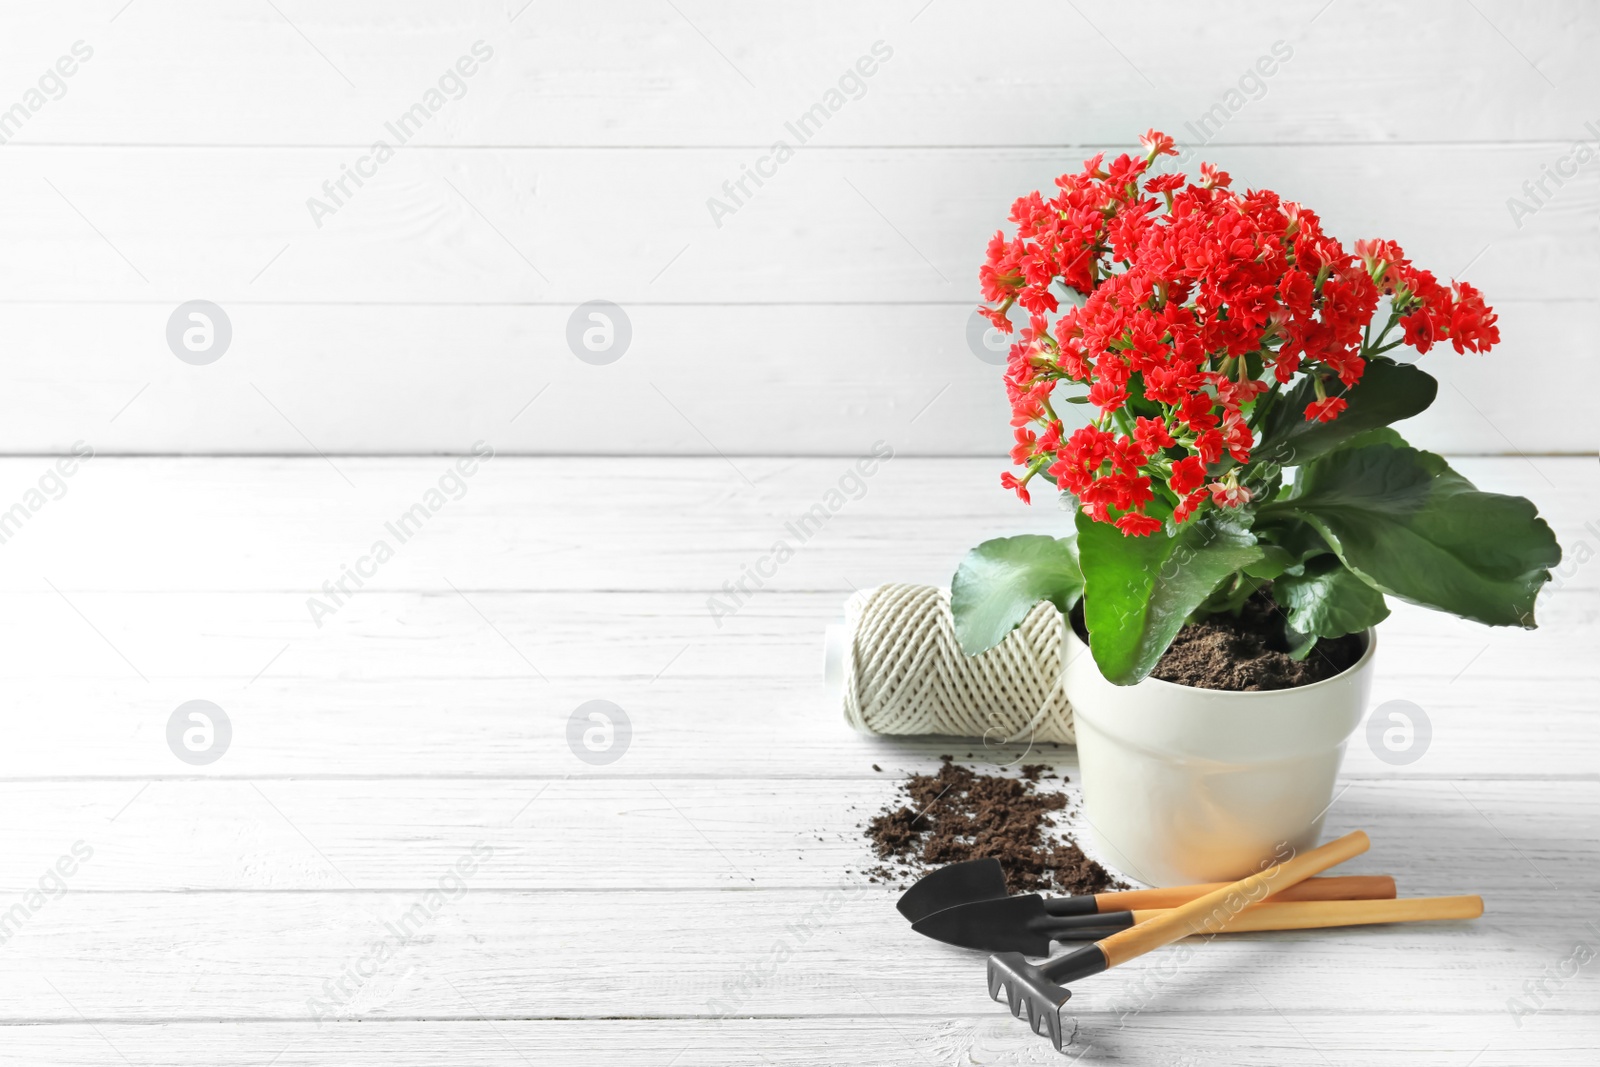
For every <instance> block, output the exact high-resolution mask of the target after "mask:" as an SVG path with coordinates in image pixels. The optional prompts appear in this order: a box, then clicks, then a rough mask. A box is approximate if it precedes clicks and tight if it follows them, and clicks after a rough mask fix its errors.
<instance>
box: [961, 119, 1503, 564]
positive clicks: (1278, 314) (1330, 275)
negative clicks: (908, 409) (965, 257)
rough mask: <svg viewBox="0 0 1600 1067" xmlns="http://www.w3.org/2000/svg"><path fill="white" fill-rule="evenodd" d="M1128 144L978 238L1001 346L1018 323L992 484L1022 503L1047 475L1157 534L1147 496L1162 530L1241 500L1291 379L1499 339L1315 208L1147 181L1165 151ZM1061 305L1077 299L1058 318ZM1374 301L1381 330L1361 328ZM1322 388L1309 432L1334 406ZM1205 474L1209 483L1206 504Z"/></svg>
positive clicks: (1356, 371)
mask: <svg viewBox="0 0 1600 1067" xmlns="http://www.w3.org/2000/svg"><path fill="white" fill-rule="evenodd" d="M1140 144H1141V146H1142V154H1141V155H1138V156H1134V155H1131V154H1119V155H1117V156H1116V158H1114V159H1112V160H1111V161H1110V162H1107V161H1106V158H1105V156H1104V155H1103V154H1102V155H1097V156H1095V157H1094V158H1092V159H1088V160H1085V161H1084V164H1083V168H1082V169H1081V170H1080V171H1078V172H1075V173H1070V174H1063V175H1062V176H1061V177H1060V178H1058V179H1056V183H1055V190H1054V194H1053V195H1050V196H1048V197H1047V196H1046V195H1045V194H1044V193H1042V192H1034V193H1030V194H1028V195H1027V196H1023V197H1019V198H1018V199H1017V200H1016V201H1015V202H1014V203H1013V204H1012V206H1011V213H1010V221H1011V224H1012V226H1013V227H1014V230H1013V232H1012V233H1010V234H1009V235H1008V234H1007V233H1005V232H1003V231H1002V232H1000V233H997V234H995V236H994V238H993V239H992V240H991V241H990V242H989V246H988V251H987V255H986V257H985V262H984V264H983V266H982V268H981V269H980V271H979V282H980V284H981V287H982V292H983V297H984V300H985V301H986V304H985V306H984V307H983V308H982V309H981V310H982V311H983V313H984V314H985V315H986V316H987V317H988V319H989V321H990V322H992V323H994V325H995V326H996V328H998V329H1000V330H1003V331H1005V332H1006V333H1017V332H1018V331H1016V330H1015V329H1014V328H1013V325H1012V323H1011V321H1010V318H1009V313H1010V311H1011V309H1012V308H1013V307H1020V308H1022V309H1024V310H1025V311H1027V312H1028V313H1029V316H1030V319H1029V324H1028V325H1027V326H1026V327H1023V328H1022V329H1021V331H1020V337H1019V340H1018V342H1017V343H1016V344H1015V345H1014V346H1013V347H1012V350H1011V354H1010V357H1009V359H1008V361H1007V364H1006V370H1005V379H1004V380H1005V389H1006V395H1007V397H1008V398H1009V400H1010V402H1011V411H1012V425H1013V426H1014V427H1015V428H1016V430H1017V433H1016V444H1015V447H1014V448H1013V450H1012V460H1013V461H1014V462H1015V463H1016V464H1017V465H1018V466H1019V467H1023V468H1025V469H1026V470H1027V472H1028V473H1027V474H1026V476H1025V477H1023V478H1021V479H1018V478H1017V477H1015V476H1012V475H1008V476H1007V478H1006V480H1005V481H1004V482H1003V483H1002V484H1004V485H1005V487H1006V488H1009V489H1012V490H1014V491H1016V492H1017V494H1018V496H1020V497H1022V498H1023V499H1024V500H1026V499H1027V498H1028V494H1027V489H1026V483H1027V481H1028V480H1030V479H1031V478H1032V477H1033V474H1035V473H1038V472H1040V471H1044V472H1046V473H1048V475H1049V476H1050V477H1051V478H1052V479H1054V480H1055V482H1056V485H1057V486H1058V487H1059V488H1060V489H1062V490H1064V491H1066V492H1069V493H1071V494H1073V495H1074V496H1075V497H1076V498H1077V500H1078V503H1079V505H1080V507H1081V508H1082V509H1083V511H1084V512H1085V513H1086V514H1087V515H1088V516H1089V517H1090V518H1091V519H1093V520H1095V521H1097V522H1113V523H1116V524H1117V526H1118V528H1119V529H1121V530H1122V531H1123V532H1124V533H1125V534H1128V535H1129V536H1146V535H1148V534H1149V533H1150V532H1152V530H1153V529H1154V528H1159V526H1160V521H1159V520H1157V519H1154V518H1153V517H1151V516H1149V515H1147V514H1145V512H1144V506H1145V504H1147V503H1150V502H1152V501H1155V500H1156V499H1157V498H1159V504H1158V506H1159V507H1163V508H1170V509H1171V514H1172V516H1173V518H1174V520H1175V521H1177V522H1184V521H1186V520H1187V519H1188V518H1190V517H1191V516H1193V515H1194V514H1195V513H1196V511H1197V510H1198V509H1199V508H1201V507H1202V506H1203V505H1204V503H1205V501H1206V499H1207V498H1208V496H1209V497H1210V498H1211V499H1213V500H1215V501H1216V502H1217V503H1218V504H1219V505H1221V506H1224V507H1238V506H1240V505H1242V504H1243V503H1244V502H1245V501H1248V500H1249V499H1250V496H1251V489H1250V488H1249V486H1250V484H1251V482H1250V479H1251V476H1252V470H1251V467H1250V463H1251V456H1252V454H1253V452H1254V451H1255V449H1256V447H1257V445H1258V442H1257V440H1256V438H1255V434H1256V430H1255V428H1256V427H1260V426H1262V425H1267V424H1268V423H1267V422H1266V421H1265V420H1264V419H1263V418H1262V417H1261V416H1262V414H1263V413H1264V411H1265V410H1270V407H1271V406H1272V405H1274V404H1277V403H1282V402H1283V397H1282V394H1283V392H1284V390H1285V388H1286V387H1293V386H1294V384H1295V383H1296V380H1297V379H1298V378H1300V377H1301V376H1311V377H1314V378H1315V379H1316V380H1317V381H1319V382H1321V383H1331V382H1333V381H1335V380H1337V381H1338V382H1340V383H1342V385H1343V386H1344V387H1345V389H1346V390H1348V389H1349V388H1350V387H1351V386H1354V385H1355V384H1356V383H1358V382H1359V381H1360V380H1361V379H1362V377H1363V374H1364V373H1365V371H1366V368H1367V365H1368V362H1369V361H1370V360H1371V359H1373V358H1381V357H1382V356H1383V355H1384V353H1387V352H1389V351H1390V350H1392V349H1393V348H1395V347H1396V346H1398V345H1400V344H1407V345H1410V346H1411V347H1413V348H1415V349H1416V350H1417V351H1418V352H1426V351H1428V350H1429V349H1430V348H1432V347H1435V346H1436V345H1439V344H1440V342H1443V341H1449V342H1450V344H1451V346H1452V347H1453V348H1454V349H1455V350H1456V351H1457V352H1483V351H1487V350H1488V349H1489V348H1490V347H1491V346H1493V345H1495V344H1497V343H1498V342H1499V340H1500V332H1499V327H1498V325H1497V319H1496V316H1495V314H1494V311H1493V310H1492V309H1491V308H1490V307H1489V306H1488V305H1487V304H1486V303H1485V302H1484V299H1483V295H1482V294H1481V293H1480V292H1479V291H1478V290H1477V289H1475V288H1474V287H1472V286H1471V285H1468V284H1467V283H1465V282H1456V283H1454V284H1453V285H1448V286H1447V285H1445V284H1443V283H1441V282H1440V281H1439V280H1438V279H1437V278H1436V277H1435V276H1434V275H1433V274H1431V273H1430V272H1428V271H1426V270H1423V269H1422V268H1420V267H1417V266H1416V265H1414V264H1413V263H1412V262H1411V261H1410V260H1409V259H1407V258H1406V256H1405V252H1404V250H1403V249H1401V248H1400V246H1399V245H1397V244H1395V243H1394V242H1393V241H1382V240H1374V241H1359V242H1357V243H1356V244H1355V245H1354V251H1351V250H1349V249H1347V248H1346V247H1345V246H1344V245H1343V244H1341V243H1340V242H1339V241H1338V240H1337V239H1335V238H1334V237H1332V236H1330V235H1328V234H1327V233H1324V232H1323V229H1322V220H1321V219H1320V218H1319V217H1318V216H1317V214H1316V213H1315V212H1314V211H1310V210H1308V209H1306V208H1305V207H1302V206H1301V205H1299V204H1295V203H1292V202H1290V201H1286V200H1283V199H1282V198H1281V197H1279V196H1278V194H1276V193H1274V192H1272V191H1271V190H1267V189H1258V190H1250V191H1247V192H1236V191H1235V190H1234V189H1233V188H1232V179H1231V177H1230V176H1229V175H1228V174H1227V172H1225V171H1222V170H1220V169H1218V168H1217V167H1214V166H1212V165H1211V164H1209V163H1203V164H1201V167H1200V180H1199V182H1198V183H1191V182H1190V181H1189V179H1188V178H1187V177H1185V176H1184V175H1182V174H1154V173H1152V172H1151V167H1152V165H1153V164H1154V163H1155V161H1157V160H1158V159H1160V158H1161V157H1162V156H1167V155H1175V154H1176V146H1175V145H1174V144H1173V142H1172V138H1171V137H1168V136H1167V135H1165V134H1163V133H1160V132H1159V131H1156V130H1150V131H1148V132H1146V133H1145V135H1144V136H1143V137H1141V138H1140ZM1063 289H1065V290H1068V291H1071V292H1074V293H1076V294H1077V298H1075V299H1074V300H1073V301H1071V302H1070V303H1069V304H1068V306H1066V307H1064V308H1063V307H1061V301H1060V299H1059V294H1060V293H1061V292H1062V291H1063ZM1385 299H1387V301H1388V302H1389V305H1390V306H1389V307H1388V308H1387V309H1385V313H1386V314H1387V315H1388V316H1389V317H1388V320H1387V324H1386V325H1384V326H1383V328H1382V329H1381V330H1375V329H1374V326H1375V324H1374V321H1373V320H1374V316H1375V315H1376V314H1377V313H1378V312H1379V310H1380V307H1381V304H1382V302H1383V301H1384V300H1385ZM1080 305H1081V306H1080ZM1396 331H1398V333H1399V335H1400V336H1399V337H1395V338H1392V339H1391V334H1393V333H1395V332H1396ZM1063 383H1065V386H1064V387H1065V388H1068V389H1070V390H1071V392H1072V393H1073V395H1072V396H1069V397H1067V398H1066V399H1067V400H1071V401H1076V402H1078V403H1083V402H1087V404H1088V405H1089V406H1090V413H1091V414H1090V425H1089V426H1085V427H1080V428H1078V429H1075V430H1073V431H1072V432H1070V433H1068V432H1067V430H1066V428H1064V427H1063V426H1062V424H1061V420H1060V419H1059V418H1058V417H1057V415H1056V412H1057V411H1058V410H1060V411H1065V410H1067V409H1066V408H1062V407H1061V406H1060V405H1061V404H1062V402H1063V400H1062V397H1060V396H1057V395H1055V390H1056V389H1057V387H1058V386H1062V385H1063ZM1323 388H1324V386H1319V387H1318V390H1317V392H1318V399H1316V400H1315V401H1312V402H1311V403H1309V404H1308V405H1307V407H1306V409H1305V412H1304V415H1305V417H1306V418H1307V419H1308V420H1313V421H1321V422H1328V421H1331V420H1333V419H1335V418H1337V417H1338V416H1339V415H1340V413H1341V412H1343V411H1345V410H1346V409H1347V408H1348V406H1349V405H1348V401H1347V400H1346V399H1345V398H1344V397H1324V396H1323V395H1322V391H1323ZM1207 468H1211V469H1213V470H1215V471H1217V475H1216V480H1215V481H1214V482H1213V483H1212V484H1211V485H1210V486H1209V487H1208V486H1207V485H1206V479H1207V477H1208V475H1207V473H1206V470H1207ZM1162 513H1163V514H1164V513H1165V512H1162ZM1152 523H1154V524H1155V526H1154V527H1153V526H1152V525H1151V524H1152Z"/></svg>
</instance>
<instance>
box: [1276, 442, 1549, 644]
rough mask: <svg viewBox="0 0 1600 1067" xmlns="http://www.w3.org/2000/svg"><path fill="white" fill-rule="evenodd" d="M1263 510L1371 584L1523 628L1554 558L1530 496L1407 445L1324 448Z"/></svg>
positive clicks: (1473, 616)
mask: <svg viewBox="0 0 1600 1067" xmlns="http://www.w3.org/2000/svg"><path fill="white" fill-rule="evenodd" d="M1261 510H1262V514H1263V516H1264V517H1266V518H1268V519H1276V518H1277V517H1279V516H1281V515H1283V514H1286V513H1287V514H1291V515H1294V516H1297V517H1299V518H1302V519H1304V520H1305V521H1306V522H1308V523H1310V524H1311V525H1312V526H1314V527H1316V529H1317V531H1318V532H1319V533H1321V534H1322V536H1323V538H1324V539H1325V540H1326V541H1327V542H1328V545H1329V547H1330V548H1332V549H1333V551H1334V552H1336V553H1337V554H1338V556H1339V558H1340V559H1341V560H1343V561H1344V564H1345V566H1347V567H1349V568H1350V570H1352V571H1354V572H1355V574H1356V575H1358V576H1359V577H1360V578H1361V579H1362V580H1364V581H1365V582H1366V583H1367V584H1368V585H1370V586H1372V587H1374V588H1375V589H1378V590H1381V591H1382V592H1385V593H1388V594H1390V595H1392V596H1397V597H1399V598H1401V599H1402V600H1409V601H1411V602H1412V603H1414V604H1421V605H1423V606H1425V607H1431V608H1439V609H1441V610H1443V611H1449V612H1453V613H1454V614H1456V615H1461V616H1464V617H1465V618H1469V619H1476V620H1477V621H1478V622H1483V623H1488V624H1489V625H1491V626H1524V627H1528V628H1530V629H1531V628H1532V627H1533V625H1534V621H1533V603H1534V598H1535V597H1536V596H1537V595H1538V592H1539V587H1540V586H1542V585H1543V584H1544V583H1545V582H1547V581H1549V580H1550V568H1551V567H1554V566H1555V565H1556V564H1557V563H1559V562H1560V560H1561V546H1560V545H1558V544H1556V539H1555V535H1554V534H1552V533H1551V532H1550V527H1549V526H1548V525H1547V524H1546V523H1545V521H1544V520H1543V519H1541V518H1539V515H1538V511H1537V509H1535V508H1534V506H1533V504H1532V503H1531V502H1529V501H1527V500H1524V499H1523V498H1522V497H1516V496H1502V495H1500V494H1497V493H1485V492H1482V491H1480V490H1479V489H1477V488H1476V487H1475V486H1474V485H1473V484H1472V483H1471V482H1469V481H1467V479H1465V478H1463V477H1462V476H1461V475H1459V474H1457V473H1456V472H1455V471H1453V470H1451V469H1450V465H1449V464H1447V463H1446V462H1445V461H1444V460H1443V459H1441V458H1440V457H1439V456H1436V455H1434V454H1433V453H1431V452H1423V451H1420V450H1418V449H1415V448H1401V447H1396V446H1394V445H1389V444H1377V445H1369V446H1367V447H1365V448H1348V449H1340V450H1339V451H1336V452H1332V453H1329V454H1328V455H1325V456H1323V457H1321V458H1320V459H1317V460H1315V461H1313V462H1311V463H1308V464H1306V465H1305V466H1304V467H1302V468H1301V469H1300V477H1299V478H1298V479H1297V480H1296V482H1295V484H1294V485H1293V486H1291V487H1290V489H1289V490H1288V492H1286V493H1285V494H1284V495H1283V496H1281V497H1280V498H1278V499H1277V500H1275V501H1273V502H1272V503H1271V504H1268V505H1267V506H1265V507H1264V508H1262V509H1261Z"/></svg>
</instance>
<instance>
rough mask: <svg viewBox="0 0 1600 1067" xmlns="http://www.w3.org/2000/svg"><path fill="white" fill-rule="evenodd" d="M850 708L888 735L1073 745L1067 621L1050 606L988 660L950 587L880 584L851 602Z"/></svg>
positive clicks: (862, 726)
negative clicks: (965, 639) (974, 651)
mask: <svg viewBox="0 0 1600 1067" xmlns="http://www.w3.org/2000/svg"><path fill="white" fill-rule="evenodd" d="M845 624H846V625H845V635H846V636H845V641H846V647H845V649H844V693H843V698H844V714H845V718H846V719H847V720H848V721H849V723H850V725H851V726H854V727H855V728H856V729H858V730H866V731H868V732H871V733H878V734H947V735H951V736H956V737H981V738H983V739H984V740H985V741H987V742H990V743H994V744H998V743H1006V742H1014V741H1029V740H1032V741H1058V742H1064V743H1067V744H1072V743H1073V741H1074V735H1073V730H1072V707H1071V705H1069V704H1068V703H1067V698H1066V695H1065V693H1064V690H1063V688H1062V685H1061V656H1062V641H1063V635H1064V629H1063V627H1064V622H1063V620H1062V618H1061V613H1060V612H1058V611H1057V610H1056V609H1055V608H1054V607H1053V606H1052V605H1050V604H1048V603H1040V604H1039V605H1037V606H1035V607H1034V609H1033V611H1032V612H1030V613H1029V614H1028V617H1027V618H1026V619H1024V620H1023V622H1022V625H1021V626H1019V627H1017V628H1016V629H1015V630H1013V631H1012V632H1011V634H1010V635H1009V636H1007V637H1006V639H1005V640H1004V641H1002V642H1000V644H998V645H996V646H995V647H994V648H992V649H990V650H989V651H988V652H985V653H983V654H982V655H981V656H968V655H966V654H965V653H964V652H962V651H961V646H960V645H959V644H957V643H956V634H955V621H954V619H953V618H952V617H951V614H950V593H949V591H948V590H946V589H939V588H936V587H934V586H931V585H899V584H890V585H880V586H878V587H876V588H874V589H867V590H863V591H861V592H858V593H856V594H855V595H854V596H852V597H851V598H850V599H849V601H847V602H846V604H845Z"/></svg>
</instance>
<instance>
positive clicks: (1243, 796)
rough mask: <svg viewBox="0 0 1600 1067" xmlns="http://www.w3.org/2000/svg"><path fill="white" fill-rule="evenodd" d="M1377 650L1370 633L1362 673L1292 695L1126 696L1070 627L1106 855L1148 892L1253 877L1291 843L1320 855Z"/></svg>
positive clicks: (1164, 687) (1074, 689)
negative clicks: (1325, 818)
mask: <svg viewBox="0 0 1600 1067" xmlns="http://www.w3.org/2000/svg"><path fill="white" fill-rule="evenodd" d="M1376 647H1377V642H1376V640H1375V638H1374V635H1373V633H1372V631H1370V630H1369V631H1367V634H1366V651H1365V652H1364V653H1363V654H1362V656H1361V659H1360V660H1358V661H1357V662H1356V664H1355V665H1354V666H1353V667H1351V668H1350V669H1348V670H1346V671H1345V672H1344V673H1342V674H1339V675H1337V676H1335V677H1333V678H1328V679H1326V680H1324V681H1321V682H1316V683H1314V684H1312V685H1306V686H1300V687H1298V688H1295V689H1280V690H1273V691H1268V692H1258V693H1232V692H1222V691H1219V690H1215V689H1196V688H1193V687H1191V686H1186V685H1175V684H1173V683H1172V682H1163V681H1160V680H1159V679H1155V678H1146V679H1145V680H1144V681H1142V682H1140V683H1138V684H1137V685H1131V686H1119V685H1113V684H1111V683H1110V682H1108V681H1106V679H1105V677H1104V676H1102V675H1101V673H1100V669H1099V668H1098V667H1096V666H1095V663H1094V659H1093V658H1092V657H1091V656H1090V655H1089V649H1088V646H1087V645H1085V644H1084V643H1083V641H1082V640H1080V639H1079V637H1078V636H1077V634H1076V633H1074V632H1073V630H1072V627H1071V626H1070V625H1069V626H1068V627H1067V649H1066V653H1067V655H1066V660H1067V666H1066V670H1065V672H1064V675H1063V684H1064V685H1065V686H1066V687H1067V699H1068V700H1069V701H1070V702H1071V703H1072V714H1073V720H1074V722H1075V724H1076V728H1077V735H1078V764H1079V774H1080V777H1081V779H1082V785H1083V796H1084V809H1085V810H1084V814H1085V816H1086V817H1087V821H1088V824H1089V832H1090V839H1091V840H1092V841H1093V842H1094V844H1095V845H1096V847H1097V848H1098V849H1099V851H1100V855H1101V858H1102V859H1104V860H1106V861H1107V862H1109V863H1111V864H1112V865H1113V866H1115V867H1117V868H1118V869H1120V870H1121V871H1122V872H1123V873H1124V874H1126V875H1128V876H1129V877H1131V878H1137V879H1138V880H1139V881H1141V882H1145V883H1148V884H1150V885H1157V886H1163V885H1186V884H1189V883H1193V882H1223V881H1233V880H1235V879H1237V878H1242V877H1244V876H1245V875H1247V874H1251V873H1253V872H1255V871H1256V870H1258V869H1259V867H1260V864H1261V861H1262V860H1266V859H1269V858H1280V849H1281V847H1282V846H1283V845H1284V844H1285V843H1286V844H1287V845H1288V846H1289V847H1291V848H1294V849H1296V850H1303V849H1306V848H1309V847H1312V846H1313V845H1315V844H1316V842H1317V838H1318V836H1319V835H1320V834H1321V832H1322V819H1323V816H1324V815H1326V814H1327V810H1328V807H1329V806H1330V805H1331V804H1332V802H1333V796H1334V794H1333V790H1334V782H1335V779H1336V778H1337V777H1338V774H1339V764H1340V762H1341V761H1342V760H1343V758H1344V747H1345V742H1346V741H1347V740H1348V739H1349V737H1350V735H1351V733H1352V732H1354V730H1355V728H1356V726H1357V725H1358V724H1359V723H1360V722H1361V719H1362V715H1363V713H1364V712H1365V710H1366V706H1367V694H1368V692H1369V691H1370V689H1371V687H1372V659H1373V652H1374V651H1375V650H1376Z"/></svg>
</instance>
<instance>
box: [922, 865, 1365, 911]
mask: <svg viewBox="0 0 1600 1067" xmlns="http://www.w3.org/2000/svg"><path fill="white" fill-rule="evenodd" d="M1227 884H1228V883H1226V882H1212V883H1208V884H1205V885H1181V886H1171V887H1169V888H1166V889H1131V890H1127V891H1124V892H1120V893H1093V894H1085V895H1083V896H1072V897H1037V896H1036V897H1035V899H1037V900H1038V901H1039V902H1040V904H1041V905H1042V906H1043V908H1044V913H1045V914H1046V915H1051V916H1066V915H1094V914H1097V913H1099V914H1104V913H1107V912H1118V911H1128V910H1131V909H1136V908H1172V907H1177V906H1178V905H1179V904H1186V903H1188V902H1189V901H1191V900H1193V899H1195V898H1196V897H1201V896H1205V895H1206V894H1207V893H1209V892H1211V891H1212V890H1215V889H1221V888H1222V887H1223V886H1224V885H1227ZM1394 895H1395V887H1394V879H1393V878H1391V877H1389V876H1388V875H1360V876H1355V877H1335V878H1312V879H1308V880H1307V881H1305V882H1302V883H1301V884H1299V885H1296V886H1291V887H1290V888H1288V889H1286V890H1284V891H1283V892H1281V893H1279V894H1278V895H1276V896H1275V897H1273V900H1274V901H1287V900H1390V899H1393V898H1394ZM1004 896H1006V875H1005V871H1004V870H1003V869H1002V868H1001V866H1000V861H999V860H997V859H981V860H967V861H966V862H965V863H951V864H948V865H947V866H944V867H940V868H939V869H938V870H936V871H933V872H932V873H930V874H927V875H925V876H923V877H922V878H921V879H920V880H919V881H918V882H917V883H916V884H915V885H913V886H912V887H911V888H910V889H908V890H906V891H905V894H904V895H903V896H902V897H901V898H900V902H899V903H898V904H896V905H895V907H897V908H899V909H900V914H901V915H904V916H905V917H906V918H907V919H910V920H911V921H912V922H913V923H916V922H920V921H921V920H923V919H926V918H927V917H928V916H930V915H933V914H934V913H935V912H940V911H943V910H945V909H946V908H953V907H956V906H957V905H961V904H971V903H973V902H974V901H979V900H998V899H1000V898H1003V897H1004Z"/></svg>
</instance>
